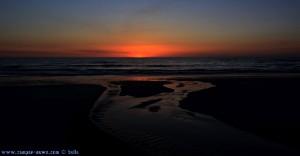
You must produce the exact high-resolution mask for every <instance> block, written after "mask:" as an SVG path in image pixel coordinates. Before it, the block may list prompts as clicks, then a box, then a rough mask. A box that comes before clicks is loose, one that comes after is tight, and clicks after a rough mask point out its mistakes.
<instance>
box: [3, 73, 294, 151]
mask: <svg viewBox="0 0 300 156" xmlns="http://www.w3.org/2000/svg"><path fill="white" fill-rule="evenodd" d="M0 82H1V83H2V86H1V87H0V91H1V99H2V101H3V104H1V111H2V113H1V123H2V124H3V125H5V126H4V127H3V128H2V133H1V138H2V139H1V142H0V143H1V148H2V149H9V150H29V149H31V150H62V149H70V150H72V149H76V150H78V151H79V152H80V155H90V154H95V153H96V154H103V153H110V154H114V153H115V154H117V152H119V150H120V151H122V152H123V153H126V154H131V155H140V154H143V155H148V154H150V155H174V154H175V153H177V154H178V155H185V154H195V153H198V154H202V155H226V154H227V155H228V154H230V155H239V154H244V155H265V154H266V153H272V154H273V155H276V154H277V155H282V154H288V155H297V154H298V151H299V134H298V133H297V132H298V130H299V123H298V122H297V121H298V119H299V115H298V113H297V105H296V103H297V95H296V92H295V89H297V88H299V76H295V75H292V76H265V75H264V76H257V75H256V76H249V75H247V76H177V77H176V76H137V77H134V76H132V77H129V76H128V77H118V76H114V77H96V76H95V77H74V76H73V77H24V78H18V79H13V78H10V79H6V80H5V78H2V79H1V81H0ZM13 84H15V85H13ZM201 88H202V89H201ZM109 101H112V102H109ZM170 103H171V105H169V104H170ZM120 104H121V105H120ZM114 112H118V113H117V114H116V113H114ZM105 115H106V116H107V115H109V116H108V117H106V118H103V116H105ZM107 125H109V126H107ZM232 139H234V140H232ZM94 142H96V144H95V143H94ZM184 144H185V145H184ZM149 145H151V146H149ZM183 145H184V146H183ZM229 145H230V146H229ZM110 147H113V148H115V149H118V150H109V148H110Z"/></svg>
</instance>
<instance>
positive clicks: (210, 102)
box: [180, 77, 300, 148]
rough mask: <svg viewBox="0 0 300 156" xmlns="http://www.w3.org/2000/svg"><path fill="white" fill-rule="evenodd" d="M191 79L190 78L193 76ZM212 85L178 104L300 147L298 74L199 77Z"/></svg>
mask: <svg viewBox="0 0 300 156" xmlns="http://www.w3.org/2000/svg"><path fill="white" fill-rule="evenodd" d="M193 80H194V79H193ZM199 80H200V81H204V82H210V83H212V84H214V85H216V87H214V88H210V89H207V90H203V91H198V92H194V93H191V94H189V95H188V97H187V98H186V99H184V100H183V101H181V103H180V107H181V108H184V109H187V110H191V111H194V112H198V113H202V114H206V115H211V116H213V117H215V118H217V119H218V120H220V121H223V122H225V123H228V124H230V125H232V126H234V127H237V128H239V129H241V130H245V131H248V132H250V133H253V134H256V135H259V136H261V137H263V138H267V139H270V140H272V141H275V142H278V143H282V144H288V145H289V146H294V147H296V148H300V134H299V131H300V123H299V120H300V114H299V108H300V107H299V104H298V103H299V93H298V90H299V88H300V81H299V80H300V78H299V77H277V78H269V77H254V78H251V77H250V78H249V77H243V78H202V79H199Z"/></svg>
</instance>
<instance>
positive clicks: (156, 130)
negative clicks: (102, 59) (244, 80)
mask: <svg viewBox="0 0 300 156" xmlns="http://www.w3.org/2000/svg"><path fill="white" fill-rule="evenodd" d="M160 80H161V79H160ZM152 81H153V80H152ZM154 81H155V80H154ZM212 82H213V81H212ZM139 83H145V82H130V83H128V82H126V81H125V82H122V81H121V82H118V83H111V82H109V81H107V82H106V83H103V84H102V85H104V86H106V87H107V90H106V91H105V92H104V93H103V95H102V96H101V97H100V99H99V100H98V102H97V103H96V105H95V107H94V108H93V110H92V120H93V121H94V123H95V124H96V125H97V126H98V127H99V128H100V129H102V130H103V131H106V132H107V133H109V134H111V135H113V136H115V137H116V138H119V139H120V140H124V141H125V142H128V143H129V144H133V145H135V146H136V147H137V148H140V149H143V150H145V151H147V152H149V153H151V154H153V155H268V154H271V155H297V154H299V153H298V151H297V149H294V148H292V147H289V146H287V145H285V144H281V143H276V142H272V141H271V140H268V139H264V138H262V137H260V136H257V135H256V134H253V133H252V134H251V133H248V132H247V131H243V130H240V129H239V128H236V127H235V126H231V124H228V123H227V122H225V123H224V122H223V120H219V119H218V118H217V117H216V116H214V115H212V114H206V115H205V114H204V113H203V114H201V113H197V111H199V110H197V109H195V108H194V107H196V106H194V105H197V104H198V102H201V101H202V98H201V96H198V94H197V95H196V96H194V97H193V99H191V96H190V95H193V94H195V93H199V94H201V93H202V92H206V91H209V90H211V89H212V88H217V86H216V85H214V84H213V83H214V82H213V83H210V81H207V82H206V83H203V81H202V82H201V81H195V80H189V81H185V80H174V79H172V80H168V81H166V82H165V83H163V84H164V87H166V88H170V89H172V90H174V91H173V92H162V93H159V92H158V93H157V94H152V95H148V96H145V97H144V96H137V95H139V94H140V92H142V91H143V90H142V88H141V90H139V92H138V91H136V93H137V95H135V94H133V93H130V91H128V92H126V91H124V90H123V88H124V87H122V85H125V86H126V85H128V84H130V85H131V87H133V88H135V87H136V86H138V84H139ZM147 83H149V82H147ZM135 85H136V86H135ZM218 85H219V84H218ZM246 86H248V85H246ZM251 87H255V85H254V84H251ZM227 89H229V90H231V89H234V88H230V87H229V88H227ZM212 90H213V89H212ZM225 91H226V90H225ZM240 91H241V90H240ZM228 92H230V91H228ZM121 93H122V94H121ZM219 94H221V95H223V92H221V93H218V94H212V96H211V98H217V100H222V99H218V98H219V97H218V96H219ZM266 94H268V93H266ZM126 95H130V96H126ZM214 95H215V96H216V97H214ZM238 95H239V94H237V96H238ZM186 97H187V98H186ZM185 98H186V99H185ZM253 98H254V99H255V98H256V97H255V96H254V97H253ZM257 98H260V97H257ZM183 99H185V100H183ZM182 100H183V101H182ZM256 100H258V99H256ZM187 101H188V102H187ZM191 102H192V103H193V106H194V107H192V108H189V109H188V108H187V107H185V109H181V108H180V107H178V106H179V105H181V107H183V105H184V104H186V103H188V104H189V103H191ZM206 102H207V104H208V105H209V104H210V101H209V99H207V101H206ZM214 102H220V101H215V100H214ZM215 104H218V103H215ZM196 108H198V107H196ZM153 109H154V110H155V111H153ZM214 109H217V111H219V112H222V110H225V111H226V109H223V108H222V107H220V108H218V107H214ZM231 109H235V108H231ZM238 109H239V108H238ZM210 112H214V111H213V110H211V111H210ZM236 118H238V116H236Z"/></svg>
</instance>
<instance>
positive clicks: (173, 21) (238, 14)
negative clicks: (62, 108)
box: [0, 0, 300, 57]
mask: <svg viewBox="0 0 300 156" xmlns="http://www.w3.org/2000/svg"><path fill="white" fill-rule="evenodd" d="M299 15H300V1H299V0H243V1H241V0H226V1H225V0H44V1H41V0H22V1H20V0H0V57H170V56H176V57H181V56H182V57H194V56H273V55H274V56H275V55H276V56H277V55H279V56H289V55H291V56H294V55H297V56H298V55H299V56H300V17H299Z"/></svg>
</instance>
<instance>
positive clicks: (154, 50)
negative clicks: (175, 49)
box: [119, 45, 172, 58]
mask: <svg viewBox="0 0 300 156" xmlns="http://www.w3.org/2000/svg"><path fill="white" fill-rule="evenodd" d="M119 51H124V52H127V53H128V57H136V58H142V57H158V56H164V55H168V54H169V53H170V52H171V51H172V49H171V48H170V47H168V46H161V45H128V46H121V47H120V48H119Z"/></svg>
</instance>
